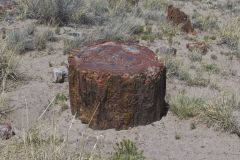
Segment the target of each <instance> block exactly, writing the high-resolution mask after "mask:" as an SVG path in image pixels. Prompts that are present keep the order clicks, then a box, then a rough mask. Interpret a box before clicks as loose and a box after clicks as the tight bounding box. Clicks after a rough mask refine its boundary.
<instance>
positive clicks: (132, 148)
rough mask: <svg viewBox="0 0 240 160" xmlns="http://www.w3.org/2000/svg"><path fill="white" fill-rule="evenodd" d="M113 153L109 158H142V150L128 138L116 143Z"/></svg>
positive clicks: (125, 159) (128, 159) (119, 159)
mask: <svg viewBox="0 0 240 160" xmlns="http://www.w3.org/2000/svg"><path fill="white" fill-rule="evenodd" d="M116 146H117V147H116V148H115V153H114V155H113V157H112V158H111V160H144V159H145V157H144V156H143V152H142V151H139V150H138V148H137V146H136V144H134V143H133V142H132V141H130V140H123V141H121V142H120V143H117V144H116Z"/></svg>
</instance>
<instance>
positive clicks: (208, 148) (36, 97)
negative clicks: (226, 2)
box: [7, 1, 240, 160]
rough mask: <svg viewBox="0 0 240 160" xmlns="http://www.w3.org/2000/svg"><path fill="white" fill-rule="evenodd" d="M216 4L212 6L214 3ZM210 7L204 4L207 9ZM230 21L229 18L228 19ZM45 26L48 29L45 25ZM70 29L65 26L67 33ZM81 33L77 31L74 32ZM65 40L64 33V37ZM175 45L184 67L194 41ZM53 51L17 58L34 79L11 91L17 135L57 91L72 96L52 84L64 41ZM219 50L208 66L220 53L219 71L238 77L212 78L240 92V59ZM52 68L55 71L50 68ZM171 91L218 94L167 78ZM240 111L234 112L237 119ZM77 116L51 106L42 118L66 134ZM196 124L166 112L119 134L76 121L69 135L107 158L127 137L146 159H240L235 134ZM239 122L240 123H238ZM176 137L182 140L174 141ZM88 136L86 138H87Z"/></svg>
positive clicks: (207, 59)
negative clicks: (195, 125) (95, 147)
mask: <svg viewBox="0 0 240 160" xmlns="http://www.w3.org/2000/svg"><path fill="white" fill-rule="evenodd" d="M184 3H185V2H184V1H183V2H182V1H179V2H178V6H182V9H183V10H184V11H185V12H187V13H188V14H192V12H193V9H202V13H207V12H205V11H204V9H206V7H208V6H207V5H206V4H203V5H201V7H196V6H199V5H198V3H199V2H197V1H194V3H193V2H186V4H184ZM213 3H214V2H213ZM204 5H206V6H204ZM214 11H215V12H214V13H215V14H217V15H220V13H221V11H220V10H218V9H216V10H214ZM224 18H225V19H227V16H225V17H224ZM28 23H31V21H30V22H29V21H27V22H17V23H15V24H13V25H11V27H12V28H14V27H16V26H17V27H21V25H25V24H28ZM41 28H44V27H41ZM68 29H69V28H66V30H68ZM76 32H77V31H76ZM63 36H64V35H63ZM175 41H179V42H180V43H176V44H174V48H176V49H177V50H178V52H177V56H178V57H180V58H183V59H185V63H189V64H190V63H191V62H189V59H188V58H187V54H186V53H188V52H189V51H187V49H186V47H185V46H186V43H188V42H189V41H190V40H187V38H186V37H185V38H184V36H182V35H178V36H177V38H176V40H175ZM165 43H166V41H163V40H159V41H156V42H155V43H153V44H151V46H150V48H151V49H153V50H155V49H157V48H159V47H161V46H164V45H165ZM50 45H51V46H52V47H53V48H54V53H52V54H50V55H49V54H48V52H47V51H41V52H37V51H33V52H28V53H27V54H24V55H23V56H21V58H19V64H20V65H19V66H20V68H19V71H20V72H21V73H23V74H24V75H26V77H30V78H29V79H27V80H26V82H25V83H23V84H21V85H19V86H18V87H17V88H16V89H14V90H12V91H10V92H8V93H7V96H8V97H10V102H9V103H10V106H12V107H14V109H15V110H14V111H13V112H11V113H10V115H9V116H8V118H7V121H10V122H11V123H12V124H13V126H14V128H15V130H16V133H17V134H18V133H20V132H21V130H22V129H23V128H26V127H27V126H28V125H30V126H31V125H33V124H35V122H36V121H37V119H38V117H39V116H40V115H41V114H42V113H43V111H44V110H45V108H46V107H47V106H48V104H49V102H50V101H51V100H52V99H53V98H54V96H55V95H56V94H57V93H61V92H64V93H66V95H68V83H63V84H56V83H52V80H51V71H52V69H53V68H54V67H58V66H61V64H62V63H63V62H64V63H67V56H66V55H63V54H62V49H63V43H62V41H60V42H56V43H51V44H50ZM221 51H228V49H226V48H224V47H223V48H221V47H219V46H217V44H212V45H211V49H210V51H209V52H208V53H207V55H206V56H204V57H203V60H202V61H204V62H205V63H212V62H213V60H211V58H210V55H211V54H215V55H217V57H218V59H217V61H214V63H216V64H217V65H218V67H220V68H221V72H222V71H224V70H226V71H227V72H229V70H234V71H236V73H235V75H227V76H223V75H222V74H218V75H212V79H214V80H217V82H218V84H219V86H220V87H221V89H222V90H226V91H227V90H230V91H232V92H234V93H239V90H240V69H239V66H240V61H239V59H236V58H233V59H232V60H226V59H227V57H226V56H224V55H221V54H220V52H221ZM49 63H51V64H53V67H50V66H49ZM167 88H168V89H167V93H168V94H170V95H174V94H176V90H181V89H185V90H186V92H187V93H188V94H191V95H194V96H196V97H205V98H209V99H211V98H212V97H216V96H217V95H219V92H218V91H217V90H212V89H210V88H208V87H206V88H204V87H189V86H186V84H184V83H182V82H180V81H178V80H176V79H175V80H169V82H168V86H167ZM239 115H240V113H239V112H236V116H237V117H240V116H239ZM72 118H73V116H72V115H71V113H70V109H67V110H66V111H64V112H62V111H61V110H60V108H59V107H58V106H52V107H50V109H49V110H47V112H46V113H45V114H44V116H43V119H49V120H51V119H55V120H56V121H57V124H58V128H59V130H60V133H62V135H63V136H66V134H67V130H68V129H69V126H70V124H71V121H72ZM193 121H194V120H192V119H191V120H180V119H178V118H177V117H176V116H174V115H173V114H172V113H171V112H169V113H168V115H167V116H166V117H164V118H163V119H162V120H161V121H158V122H155V123H153V124H151V125H147V126H139V127H134V128H132V129H129V130H123V131H115V130H112V129H110V130H105V131H94V130H92V129H89V128H88V127H87V126H86V125H84V124H82V123H81V122H80V121H79V120H75V121H74V123H73V126H72V127H71V130H70V132H69V142H70V143H71V144H72V145H73V146H74V147H75V146H76V148H77V147H78V146H79V145H80V144H79V143H80V142H81V140H85V141H86V142H85V143H86V150H88V151H89V150H91V149H92V147H93V145H94V144H95V143H96V141H97V139H96V138H97V137H98V138H99V140H98V142H97V146H98V147H97V151H99V152H101V153H103V154H110V153H111V152H112V146H114V145H115V143H116V142H118V141H120V140H122V139H124V138H128V139H131V140H133V141H134V142H136V143H137V145H138V146H139V147H140V148H141V149H142V150H144V155H145V156H146V157H147V159H148V160H192V159H194V160H204V159H206V160H209V159H211V160H238V159H239V157H240V138H239V137H238V136H236V135H233V134H230V133H226V132H222V131H219V130H218V131H217V130H215V129H214V128H208V127H207V125H205V124H197V127H196V129H191V127H190V126H191V123H192V122H193ZM239 122H240V120H239ZM176 136H178V137H179V139H176ZM86 137H88V138H87V140H86Z"/></svg>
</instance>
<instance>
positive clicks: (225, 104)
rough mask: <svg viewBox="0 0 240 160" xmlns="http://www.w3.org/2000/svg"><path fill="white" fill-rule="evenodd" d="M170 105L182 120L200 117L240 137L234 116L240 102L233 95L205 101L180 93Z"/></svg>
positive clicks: (239, 129)
mask: <svg viewBox="0 0 240 160" xmlns="http://www.w3.org/2000/svg"><path fill="white" fill-rule="evenodd" d="M170 104H171V111H172V112H173V113H174V114H176V115H177V116H178V117H179V118H181V119H188V118H192V117H198V118H199V120H200V121H203V122H207V123H208V124H209V125H212V126H218V127H220V128H221V129H223V130H225V131H229V132H231V133H235V134H237V135H238V136H240V126H239V124H238V123H237V122H236V119H235V117H234V116H233V111H234V109H236V107H237V106H238V105H239V100H236V99H235V98H234V96H233V95H223V96H221V97H218V98H217V99H215V100H212V101H205V100H203V99H200V98H195V97H189V96H187V95H186V94H185V93H179V94H178V95H177V96H176V97H174V98H172V99H171V100H170Z"/></svg>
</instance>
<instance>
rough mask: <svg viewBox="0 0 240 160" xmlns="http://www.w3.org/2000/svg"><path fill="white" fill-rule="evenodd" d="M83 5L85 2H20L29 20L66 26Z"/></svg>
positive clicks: (24, 0)
mask: <svg viewBox="0 0 240 160" xmlns="http://www.w3.org/2000/svg"><path fill="white" fill-rule="evenodd" d="M83 3H84V1H83V0H20V5H19V6H20V10H21V11H22V12H23V14H24V15H25V16H26V17H27V18H34V19H38V20H39V21H40V22H42V23H47V24H65V23H68V22H69V20H70V19H71V16H72V15H73V14H74V13H75V12H77V11H78V10H79V9H80V8H81V7H82V6H83Z"/></svg>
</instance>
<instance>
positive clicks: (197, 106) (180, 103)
mask: <svg viewBox="0 0 240 160" xmlns="http://www.w3.org/2000/svg"><path fill="white" fill-rule="evenodd" d="M204 104H205V102H204V101H203V100H202V99H200V98H195V97H188V96H186V95H185V94H184V93H179V94H178V95H177V96H176V97H175V98H172V99H171V101H170V106H171V111H172V112H173V113H174V114H176V115H177V116H178V117H179V118H181V119H187V118H192V117H195V116H198V115H200V113H201V110H202V108H203V107H204Z"/></svg>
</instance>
